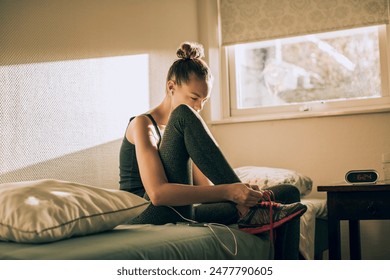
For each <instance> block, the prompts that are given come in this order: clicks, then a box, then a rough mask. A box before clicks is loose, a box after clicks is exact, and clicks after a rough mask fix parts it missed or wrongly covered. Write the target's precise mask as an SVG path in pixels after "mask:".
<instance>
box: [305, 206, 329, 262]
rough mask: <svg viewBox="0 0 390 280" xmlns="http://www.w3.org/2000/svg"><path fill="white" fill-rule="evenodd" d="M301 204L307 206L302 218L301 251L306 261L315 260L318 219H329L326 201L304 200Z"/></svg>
mask: <svg viewBox="0 0 390 280" xmlns="http://www.w3.org/2000/svg"><path fill="white" fill-rule="evenodd" d="M301 202H302V203H303V204H305V205H306V206H307V211H306V212H305V214H303V215H302V216H301V221H300V241H299V251H300V253H301V254H302V256H303V257H304V258H305V259H306V260H313V259H314V252H315V225H316V219H317V218H326V217H327V207H326V199H320V198H303V199H301Z"/></svg>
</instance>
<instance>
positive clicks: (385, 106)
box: [221, 25, 390, 121]
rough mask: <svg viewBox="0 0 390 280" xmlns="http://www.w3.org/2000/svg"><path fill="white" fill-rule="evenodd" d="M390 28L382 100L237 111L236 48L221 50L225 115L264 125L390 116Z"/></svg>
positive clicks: (384, 43) (383, 29) (383, 45)
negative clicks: (266, 122) (338, 117)
mask: <svg viewBox="0 0 390 280" xmlns="http://www.w3.org/2000/svg"><path fill="white" fill-rule="evenodd" d="M389 38H390V28H389V25H383V26H379V53H380V62H381V63H380V67H381V87H382V96H381V97H376V98H368V99H352V100H329V101H318V102H309V103H299V104H286V105H280V106H272V107H258V108H243V109H239V108H237V92H236V81H237V74H236V72H235V57H234V46H225V47H224V46H222V47H221V67H222V76H221V78H222V80H221V87H222V92H223V94H222V105H223V110H222V115H223V119H224V120H225V121H229V120H230V121H261V120H277V119H291V118H307V117H321V116H335V115H351V114H364V113H378V112H390V92H389V78H390V77H389V71H388V69H389V54H390V49H389V44H388V40H389Z"/></svg>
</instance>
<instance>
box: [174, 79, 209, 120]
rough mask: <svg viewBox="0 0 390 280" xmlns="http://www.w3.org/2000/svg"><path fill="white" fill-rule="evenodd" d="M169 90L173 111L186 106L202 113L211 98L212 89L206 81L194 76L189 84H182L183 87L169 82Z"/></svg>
mask: <svg viewBox="0 0 390 280" xmlns="http://www.w3.org/2000/svg"><path fill="white" fill-rule="evenodd" d="M170 82H171V83H170ZM168 90H169V91H170V93H169V94H171V100H172V109H175V108H176V107H177V106H179V105H181V104H186V105H188V106H190V107H191V108H193V109H194V110H195V111H197V112H200V111H201V110H202V109H203V106H204V104H205V103H206V102H207V100H208V99H209V98H210V90H211V89H210V87H209V85H208V84H207V82H206V81H204V80H201V79H198V78H197V77H196V76H192V77H191V78H190V81H189V82H188V83H182V84H181V85H177V84H176V83H175V82H174V81H169V82H168Z"/></svg>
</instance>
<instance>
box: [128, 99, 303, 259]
mask: <svg viewBox="0 0 390 280" xmlns="http://www.w3.org/2000/svg"><path fill="white" fill-rule="evenodd" d="M159 153H160V158H161V161H162V163H163V166H164V169H165V173H166V176H167V178H168V181H169V182H170V183H179V184H192V183H193V182H192V169H191V160H192V161H193V162H194V163H195V164H196V165H197V166H198V167H199V169H200V170H201V171H202V172H203V174H204V175H205V176H206V177H207V178H209V179H210V180H211V182H213V184H215V185H218V184H230V183H237V182H240V179H239V178H238V177H237V175H236V173H235V172H234V170H233V169H232V167H231V166H230V165H229V163H228V162H227V160H226V158H225V157H224V155H223V154H222V152H221V151H220V149H219V148H218V146H217V144H216V143H215V141H214V139H213V137H212V136H211V134H210V132H209V130H208V128H207V126H206V124H205V123H204V121H203V120H202V118H201V117H200V115H199V114H198V113H197V112H195V111H194V110H193V109H192V108H190V107H189V106H187V105H180V106H178V107H177V108H176V109H175V110H174V111H173V112H172V114H171V116H170V119H169V121H168V124H167V126H166V128H165V132H164V135H163V138H162V141H161V145H160V148H159ZM270 189H271V190H272V191H273V192H274V194H275V199H276V200H277V201H279V202H281V203H284V204H287V203H292V202H297V201H299V200H300V195H299V192H298V190H297V188H295V187H294V186H290V185H284V186H275V187H271V188H270ZM174 208H175V209H176V210H177V211H178V212H179V213H180V215H182V216H184V217H186V218H189V219H193V220H196V221H198V222H214V223H221V224H226V225H229V224H234V223H236V222H237V220H238V218H239V217H238V212H237V209H236V205H235V204H234V203H232V202H219V203H206V204H200V205H197V206H192V205H188V206H179V207H174ZM180 215H179V214H177V213H176V212H175V211H173V210H172V209H171V208H169V207H165V206H154V205H150V206H149V207H148V208H147V209H146V210H145V211H144V212H143V213H142V214H141V215H140V216H139V217H138V218H137V219H136V220H134V221H133V222H134V223H147V224H166V223H176V222H183V221H184V220H183V219H182V218H181V217H180ZM275 236H276V240H275V258H280V259H296V258H298V254H297V252H298V242H299V220H298V221H297V220H296V221H294V220H293V221H291V222H289V223H287V224H286V225H284V226H281V227H280V228H278V229H277V231H276V233H275ZM287 239H288V240H287ZM297 240H298V242H297ZM279 241H280V242H279ZM279 243H281V244H279ZM286 245H288V246H287V247H286ZM285 247H286V248H285ZM287 251H289V252H287ZM290 252H291V253H290ZM289 254H293V255H289Z"/></svg>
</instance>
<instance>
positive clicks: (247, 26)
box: [219, 0, 389, 46]
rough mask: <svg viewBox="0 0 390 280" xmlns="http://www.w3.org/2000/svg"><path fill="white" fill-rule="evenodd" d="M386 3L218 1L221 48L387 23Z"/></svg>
mask: <svg viewBox="0 0 390 280" xmlns="http://www.w3.org/2000/svg"><path fill="white" fill-rule="evenodd" d="M388 2H389V0H220V3H219V9H220V20H221V39H222V45H225V46H226V45H232V44H238V43H245V42H253V41H262V40H269V39H275V38H283V37H292V36H297V35H305V34H314V33H320V32H326V31H334V30H340V29H348V28H354V27H362V26H369V25H376V24H387V23H388V22H389V16H388V14H389V13H388V6H389V3H388Z"/></svg>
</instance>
